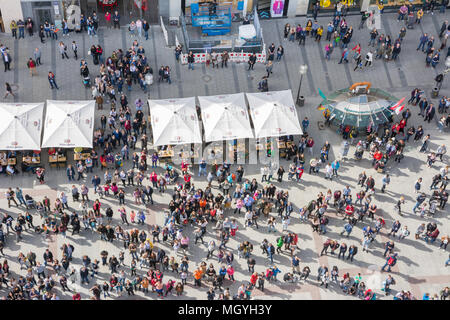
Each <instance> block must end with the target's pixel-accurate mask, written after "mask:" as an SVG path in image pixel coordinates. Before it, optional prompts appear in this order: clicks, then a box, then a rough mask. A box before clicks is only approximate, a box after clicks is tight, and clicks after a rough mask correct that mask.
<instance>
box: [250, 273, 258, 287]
mask: <svg viewBox="0 0 450 320" xmlns="http://www.w3.org/2000/svg"><path fill="white" fill-rule="evenodd" d="M257 280H258V273H257V272H253V274H252V275H251V276H250V283H251V284H252V287H255V286H256V281H257Z"/></svg>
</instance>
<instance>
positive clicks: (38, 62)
mask: <svg viewBox="0 0 450 320" xmlns="http://www.w3.org/2000/svg"><path fill="white" fill-rule="evenodd" d="M34 60H35V61H36V65H37V66H40V65H41V64H42V62H41V50H40V49H39V48H36V49H34Z"/></svg>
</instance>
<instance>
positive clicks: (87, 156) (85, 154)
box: [73, 152, 91, 161]
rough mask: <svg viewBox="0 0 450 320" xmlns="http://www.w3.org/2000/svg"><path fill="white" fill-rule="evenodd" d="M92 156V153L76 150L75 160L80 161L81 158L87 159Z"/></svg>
mask: <svg viewBox="0 0 450 320" xmlns="http://www.w3.org/2000/svg"><path fill="white" fill-rule="evenodd" d="M90 156H91V154H90V153H80V152H75V153H74V154H73V159H74V160H75V161H80V160H86V159H87V158H89V157H90Z"/></svg>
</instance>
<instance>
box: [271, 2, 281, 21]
mask: <svg viewBox="0 0 450 320" xmlns="http://www.w3.org/2000/svg"><path fill="white" fill-rule="evenodd" d="M283 10H284V0H272V2H271V4H270V16H271V17H272V18H279V17H282V16H283Z"/></svg>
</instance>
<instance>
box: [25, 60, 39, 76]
mask: <svg viewBox="0 0 450 320" xmlns="http://www.w3.org/2000/svg"><path fill="white" fill-rule="evenodd" d="M27 67H28V69H30V75H31V76H33V74H34V75H37V71H36V61H34V60H33V58H30V59H29V60H28V62H27Z"/></svg>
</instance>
